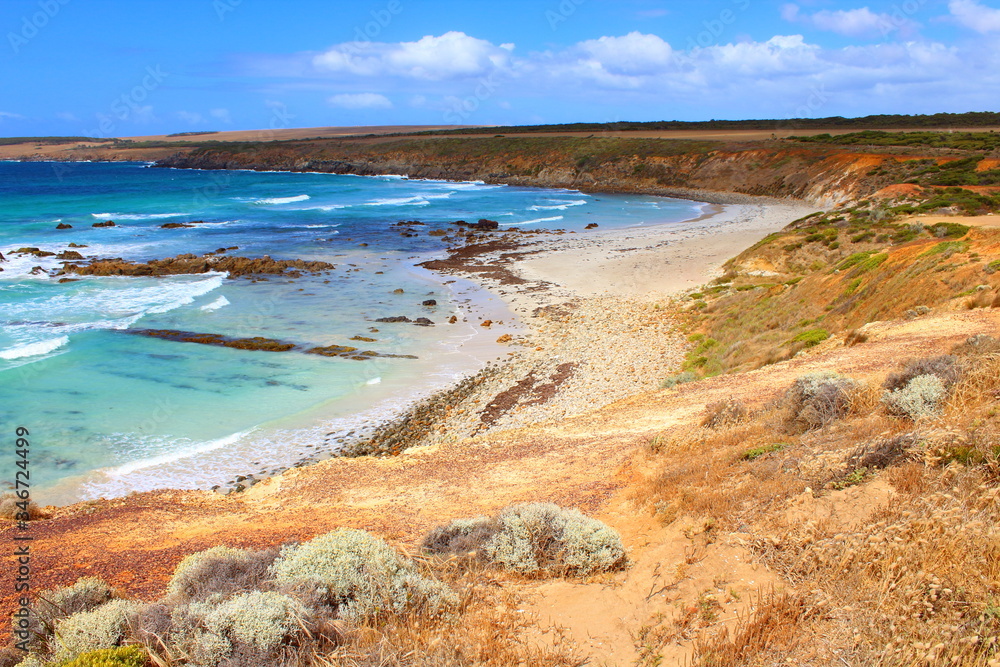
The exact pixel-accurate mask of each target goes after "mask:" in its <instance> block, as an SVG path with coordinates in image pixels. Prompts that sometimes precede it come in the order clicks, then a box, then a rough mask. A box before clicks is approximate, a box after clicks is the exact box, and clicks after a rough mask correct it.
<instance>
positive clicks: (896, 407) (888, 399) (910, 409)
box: [882, 374, 948, 421]
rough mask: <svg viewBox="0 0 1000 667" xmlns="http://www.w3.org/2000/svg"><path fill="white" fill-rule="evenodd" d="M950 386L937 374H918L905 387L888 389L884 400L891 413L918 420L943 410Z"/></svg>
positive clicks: (883, 397)
mask: <svg viewBox="0 0 1000 667" xmlns="http://www.w3.org/2000/svg"><path fill="white" fill-rule="evenodd" d="M947 397H948V388H947V386H946V385H945V383H944V380H942V379H941V378H940V377H938V376H937V375H929V374H928V375H918V376H916V377H915V378H913V379H912V380H910V381H909V382H908V383H907V384H906V386H905V387H903V388H901V389H895V390H893V391H887V392H885V394H884V395H883V396H882V402H883V403H884V404H885V406H886V409H888V411H889V412H890V413H891V414H894V415H898V416H901V417H909V418H910V419H912V420H914V421H916V420H918V419H922V418H925V417H933V416H934V415H936V414H938V413H939V412H940V411H941V406H942V405H943V404H944V400H945V399H946V398H947Z"/></svg>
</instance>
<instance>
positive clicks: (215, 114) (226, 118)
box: [208, 109, 233, 125]
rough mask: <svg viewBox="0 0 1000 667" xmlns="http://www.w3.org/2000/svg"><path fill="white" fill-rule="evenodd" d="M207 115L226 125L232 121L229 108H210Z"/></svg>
mask: <svg viewBox="0 0 1000 667" xmlns="http://www.w3.org/2000/svg"><path fill="white" fill-rule="evenodd" d="M208 115H209V116H211V117H212V118H214V119H216V120H218V121H221V122H223V123H225V124H226V125H230V124H232V122H233V118H232V116H230V115H229V109H212V110H211V111H209V112H208Z"/></svg>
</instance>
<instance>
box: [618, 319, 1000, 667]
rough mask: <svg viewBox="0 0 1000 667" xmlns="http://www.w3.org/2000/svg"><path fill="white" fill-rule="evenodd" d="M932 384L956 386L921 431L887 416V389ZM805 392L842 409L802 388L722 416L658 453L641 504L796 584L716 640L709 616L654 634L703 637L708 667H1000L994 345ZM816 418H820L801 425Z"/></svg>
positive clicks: (997, 368)
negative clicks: (733, 541) (874, 378)
mask: <svg viewBox="0 0 1000 667" xmlns="http://www.w3.org/2000/svg"><path fill="white" fill-rule="evenodd" d="M926 377H934V378H936V379H938V380H939V381H940V382H941V384H942V385H943V386H945V387H946V393H945V394H944V395H942V397H941V400H940V402H939V403H936V404H934V405H933V406H931V407H930V408H929V409H928V410H927V411H926V412H925V413H923V414H921V415H920V416H918V417H917V418H916V419H911V418H909V417H905V416H897V415H893V414H891V413H890V412H889V411H888V410H887V409H886V407H885V402H886V397H887V395H889V394H888V392H890V390H891V389H892V388H894V387H895V388H896V391H899V390H900V389H899V387H904V388H905V387H907V386H912V384H913V382H914V380H915V379H918V378H926ZM810 381H811V382H813V383H817V382H818V383H819V384H820V385H822V384H823V383H826V384H825V386H827V387H830V386H840V387H842V388H843V389H844V391H845V393H846V396H847V401H846V403H844V404H843V405H842V406H840V407H838V405H839V404H838V402H837V401H830V400H826V401H822V402H821V403H820V404H813V405H810V404H809V399H808V398H807V400H805V401H803V400H802V396H803V391H802V387H801V386H798V385H801V383H802V380H800V381H798V382H796V385H795V386H792V387H789V388H788V390H787V391H786V392H785V393H784V394H782V395H781V396H780V397H779V398H778V399H776V400H773V401H771V402H770V403H767V404H765V405H762V406H759V407H758V408H757V409H756V410H752V411H748V410H747V409H746V406H742V405H740V406H738V408H737V409H734V410H733V414H743V415H744V416H743V417H742V418H740V419H736V420H731V421H728V422H726V423H722V424H720V423H717V421H716V420H714V419H713V416H714V415H718V414H723V413H724V412H725V411H724V410H721V409H720V408H719V407H718V406H711V407H710V409H709V410H708V411H707V413H706V420H705V422H704V424H705V425H704V426H701V427H697V428H695V427H688V428H685V429H680V430H677V431H675V432H673V433H672V434H671V435H670V436H669V437H664V438H659V439H657V440H656V441H654V442H653V443H652V445H651V447H650V453H649V456H650V457H651V461H652V463H653V465H655V466H656V467H657V472H656V473H655V474H654V475H651V476H650V477H649V478H648V479H647V480H646V481H645V483H644V484H643V485H641V486H640V487H638V488H637V489H636V491H635V492H634V497H635V500H636V501H637V502H638V503H641V504H645V505H646V506H648V507H649V508H650V509H651V510H652V511H654V512H655V513H656V514H657V515H658V516H659V517H660V518H661V519H662V520H663V521H664V522H666V523H671V522H678V521H681V520H682V519H683V521H685V522H687V523H689V524H696V525H700V526H703V527H704V529H705V534H706V535H707V537H706V538H705V541H706V542H707V543H711V542H713V541H715V540H720V539H722V537H723V536H735V537H736V538H737V539H738V540H739V541H740V542H741V543H743V544H744V545H746V547H747V548H749V549H750V550H751V551H752V552H753V553H754V554H755V556H756V558H758V559H760V561H761V562H763V563H765V564H767V565H768V566H769V567H770V568H772V569H773V570H774V571H776V572H777V573H779V574H780V575H781V577H782V579H783V580H784V581H786V582H787V587H785V588H784V589H783V590H780V591H770V592H763V593H761V594H760V596H759V599H758V600H757V601H756V604H755V605H753V609H752V611H750V612H748V613H746V614H744V615H743V616H742V617H741V618H740V619H739V620H738V621H737V622H735V623H729V624H723V625H722V627H719V624H717V623H714V622H712V621H714V620H715V617H714V614H713V611H712V608H711V604H708V603H706V604H705V605H703V606H702V608H701V609H700V610H699V609H694V610H689V611H688V612H687V613H686V614H685V613H678V615H676V616H675V617H673V618H665V619H663V621H662V623H661V624H660V626H658V627H655V628H651V629H648V630H647V632H646V635H645V636H644V638H643V639H644V640H645V641H646V642H647V645H651V646H653V647H656V646H657V645H658V646H659V647H663V646H666V645H669V644H671V643H679V642H683V641H693V645H694V661H695V664H697V665H706V666H709V665H711V666H722V665H733V666H735V665H773V664H779V663H787V664H796V665H813V664H815V665H820V664H838V663H839V664H849V665H995V664H998V660H1000V658H998V653H1000V643H998V642H1000V639H998V637H1000V541H998V537H1000V534H998V528H997V525H998V521H1000V341H998V340H996V339H993V338H990V337H979V338H975V339H971V340H970V341H969V342H967V343H966V344H964V345H962V346H960V347H959V348H957V349H956V350H954V356H951V355H946V356H939V357H936V358H930V359H922V360H914V361H911V362H909V363H907V364H904V366H903V367H901V368H900V369H898V371H897V372H894V373H892V374H890V375H889V376H888V377H885V378H882V379H880V381H879V382H877V383H874V382H869V383H849V382H848V381H846V380H844V379H843V378H838V377H829V376H828V377H827V378H826V380H822V379H817V378H815V377H814V378H812V379H811V380H810ZM825 391H826V390H819V391H816V392H814V393H813V395H814V396H815V397H819V396H822V395H823V394H824V393H825ZM827 393H828V392H827ZM827 398H829V397H827ZM814 409H815V410H819V412H820V413H822V416H823V417H824V419H823V420H817V419H812V420H806V421H807V422H809V423H807V424H803V420H802V414H803V412H807V411H810V410H814ZM821 422H822V423H821ZM879 492H880V493H883V494H886V493H887V494H889V497H890V498H891V501H890V502H885V503H882V502H875V499H876V498H878V497H880V496H879V495H878V493H879ZM882 497H884V495H883V496H882ZM706 621H708V622H706ZM692 628H693V630H692ZM651 640H658V644H657V641H652V642H651ZM650 642H651V643H650ZM658 655H659V652H658V651H657V650H656V649H655V648H653V649H647V650H646V651H645V654H644V662H643V664H649V665H652V664H657V656H658Z"/></svg>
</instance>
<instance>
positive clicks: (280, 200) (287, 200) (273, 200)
mask: <svg viewBox="0 0 1000 667" xmlns="http://www.w3.org/2000/svg"><path fill="white" fill-rule="evenodd" d="M307 199H311V197H310V196H309V195H295V196H294V197H269V198H267V199H258V200H257V201H255V202H254V204H291V203H294V202H297V201H306V200H307Z"/></svg>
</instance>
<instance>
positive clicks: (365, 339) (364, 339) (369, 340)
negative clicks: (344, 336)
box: [350, 336, 378, 343]
mask: <svg viewBox="0 0 1000 667" xmlns="http://www.w3.org/2000/svg"><path fill="white" fill-rule="evenodd" d="M350 339H351V340H357V341H361V342H362V343H374V342H375V341H377V340H378V339H377V338H369V337H368V336H351V338H350Z"/></svg>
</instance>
